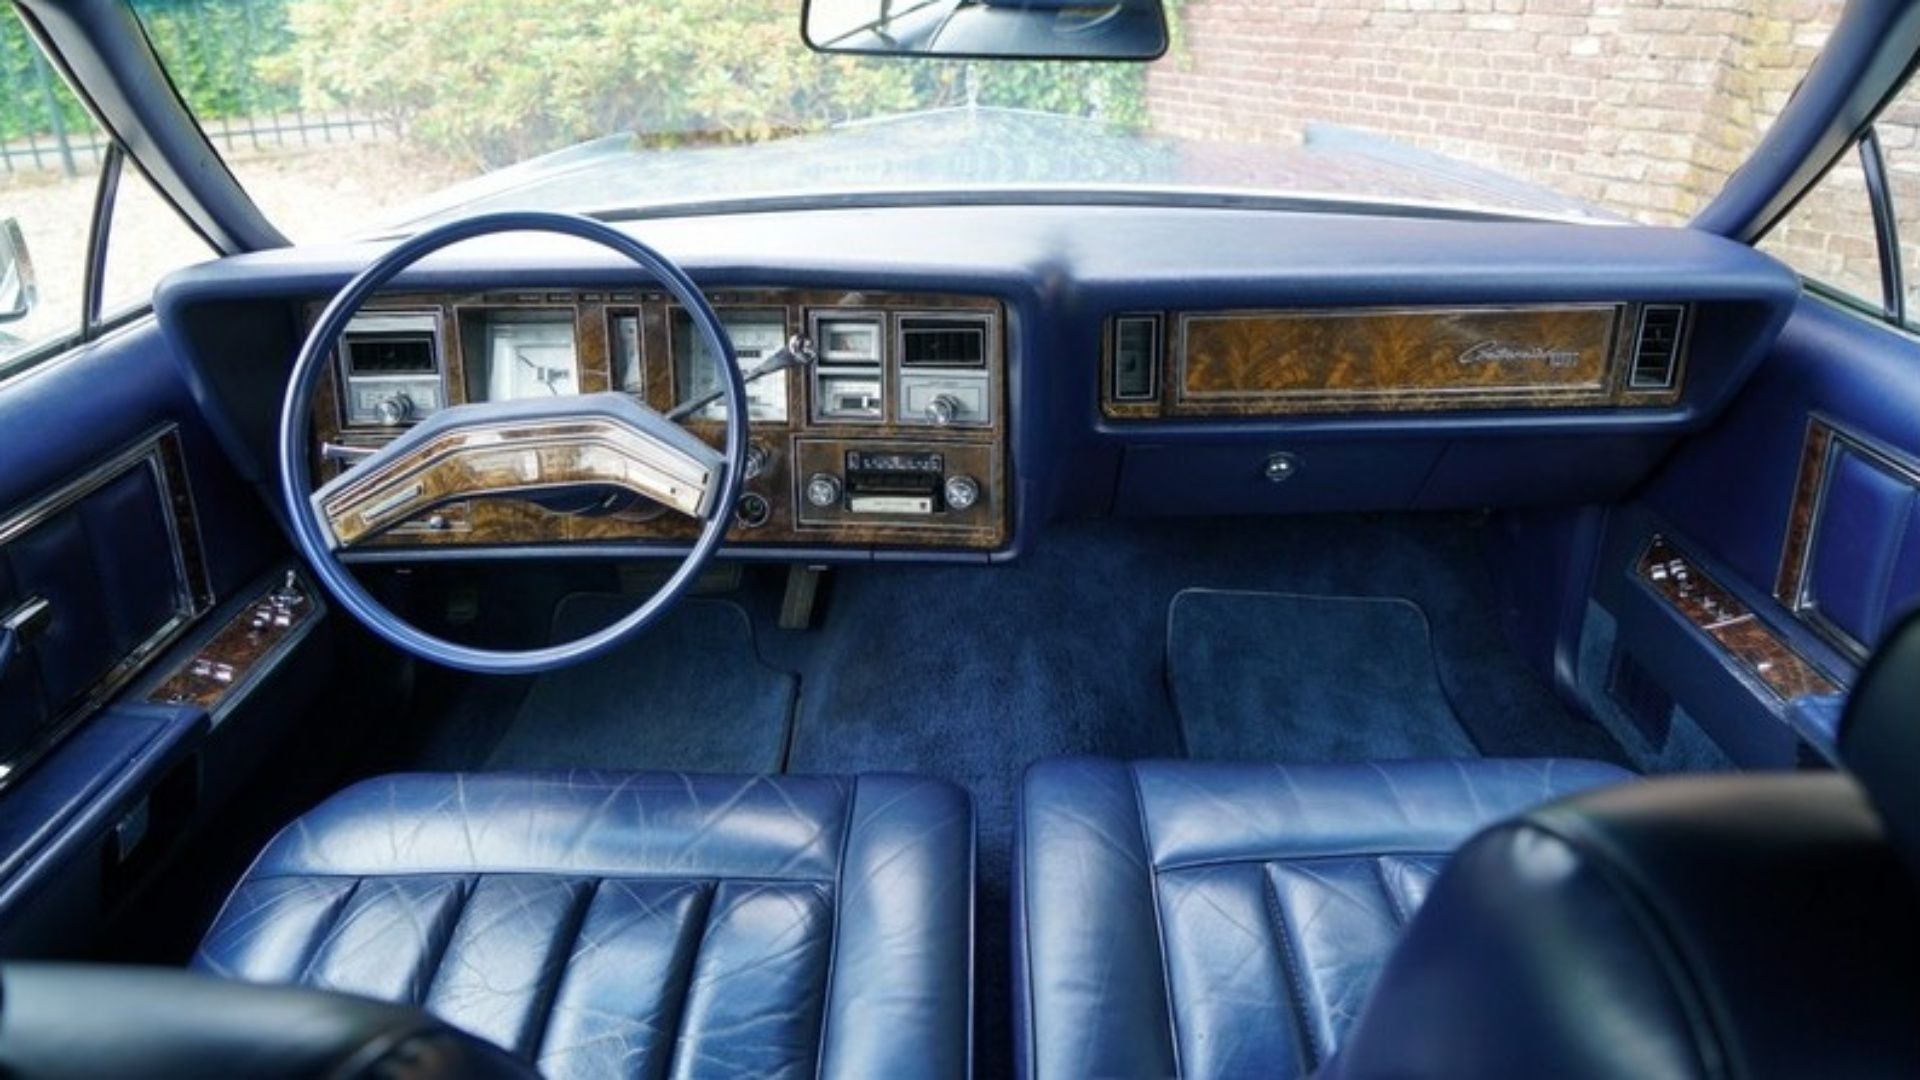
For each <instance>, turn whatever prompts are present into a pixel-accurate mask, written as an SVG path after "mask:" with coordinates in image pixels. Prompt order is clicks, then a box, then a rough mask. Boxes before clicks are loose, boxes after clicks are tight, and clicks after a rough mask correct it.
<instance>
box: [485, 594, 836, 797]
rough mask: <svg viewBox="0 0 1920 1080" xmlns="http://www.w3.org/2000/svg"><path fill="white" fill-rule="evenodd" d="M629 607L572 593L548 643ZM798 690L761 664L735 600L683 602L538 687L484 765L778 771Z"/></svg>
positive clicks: (629, 601) (625, 599)
mask: <svg viewBox="0 0 1920 1080" xmlns="http://www.w3.org/2000/svg"><path fill="white" fill-rule="evenodd" d="M635 602H636V601H635V600H634V598H633V597H629V596H603V595H598V594H576V595H573V596H569V597H567V598H566V599H565V600H564V601H562V602H561V604H560V606H559V609H558V610H557V611H556V612H555V613H554V618H553V624H554V625H553V633H554V640H556V641H558V640H563V639H569V638H576V637H580V636H582V635H584V634H587V633H590V632H592V631H594V630H597V629H599V628H600V627H602V626H605V625H607V624H608V623H610V622H612V621H613V620H615V619H618V618H619V617H621V616H622V615H624V614H626V613H627V612H628V611H631V610H632V609H633V605H634V603H635ZM798 691H799V679H798V678H797V677H796V676H794V675H792V674H790V673H788V672H784V671H778V670H776V669H774V668H772V667H770V666H768V665H767V664H766V663H765V662H764V661H762V660H761V659H760V655H759V653H758V652H757V651H756V650H755V648H754V639H753V625H752V622H751V621H750V620H749V619H748V617H747V613H746V612H745V611H744V610H742V609H741V608H740V606H739V605H738V604H734V603H732V602H729V601H722V600H687V601H683V602H682V603H681V604H680V605H679V606H677V607H675V608H674V609H673V610H672V611H671V612H670V613H669V614H668V615H667V616H666V617H665V618H664V619H662V620H661V621H660V622H659V623H657V624H655V625H654V626H653V627H652V628H651V629H649V630H647V631H646V632H645V633H643V634H641V635H640V636H639V637H637V638H635V639H633V640H632V641H629V642H627V643H626V644H624V645H621V646H620V647H619V648H616V649H615V650H613V651H612V652H611V653H609V654H607V655H606V656H603V657H601V658H600V659H599V660H597V661H596V662H594V663H590V664H581V665H578V666H576V667H571V668H564V669H562V670H560V671H554V672H549V673H547V674H545V675H542V676H540V677H539V678H538V679H537V680H535V681H534V684H533V688H532V689H531V690H530V691H529V692H528V693H527V697H526V701H525V702H524V703H523V704H522V705H521V706H520V710H519V714H518V715H517V716H516V717H515V718H514V721H513V724H512V726H510V727H509V728H508V729H507V731H506V733H505V734H504V735H503V736H502V737H501V739H500V741H499V743H498V744H497V745H496V746H495V747H494V748H493V753H492V754H491V755H490V756H489V757H488V759H487V767H488V768H490V769H551V768H585V767H599V768H627V769H683V770H686V771H689V772H777V771H779V769H780V766H781V763H782V759H783V758H784V756H785V754H786V747H787V737H788V731H789V728H790V725H791V723H792V718H793V707H794V702H795V699H796V697H797V695H798Z"/></svg>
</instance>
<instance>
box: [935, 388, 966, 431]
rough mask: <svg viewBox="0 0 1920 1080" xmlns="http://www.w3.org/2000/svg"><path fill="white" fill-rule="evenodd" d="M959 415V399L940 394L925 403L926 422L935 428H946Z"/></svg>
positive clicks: (950, 395)
mask: <svg viewBox="0 0 1920 1080" xmlns="http://www.w3.org/2000/svg"><path fill="white" fill-rule="evenodd" d="M959 415H960V399H959V398H956V397H954V396H953V395H952V394H940V395H937V396H935V397H934V399H933V400H932V401H929V402H927V422H928V423H930V424H932V425H933V426H935V427H946V426H947V425H948V424H951V423H953V421H954V418H955V417H957V416H959Z"/></svg>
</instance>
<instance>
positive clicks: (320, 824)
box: [196, 773, 973, 1077]
mask: <svg viewBox="0 0 1920 1080" xmlns="http://www.w3.org/2000/svg"><path fill="white" fill-rule="evenodd" d="M972 838H973V834H972V818H971V810H970V807H969V805H968V802H967V797H966V795H965V794H964V793H963V792H961V791H959V790H958V789H956V788H953V787H952V786H950V785H947V784H943V783H939V782H935V781H929V780H923V779H918V778H913V777H901V776H866V777H859V778H849V779H841V778H807V777H754V778H726V777H712V776H687V775H679V774H664V773H652V774H597V773H572V774H536V775H500V774H494V775H474V776H431V775H403V776H393V777H386V778H382V779H378V780H372V781H368V782H366V783H363V784H360V785H358V786H356V787H353V788H351V789H349V790H347V791H345V792H343V793H341V794H340V795H338V796H335V797H334V798H333V799H331V800H329V801H328V802H326V803H325V804H323V805H322V806H320V807H319V808H317V809H315V810H314V811H312V812H311V813H309V814H307V815H306V816H304V817H302V818H301V819H299V820H298V821H296V822H294V823H293V824H292V825H290V826H289V827H288V828H287V829H286V830H285V831H284V832H282V833H281V835H280V836H279V837H277V838H276V839H275V840H274V841H273V843H272V844H271V845H270V846H269V847H268V848H267V850H266V851H265V853H263V854H262V855H261V857H260V859H259V860H258V862H257V863H256V864H255V865H254V867H253V868H252V870H250V871H249V872H248V874H247V875H246V877H245V878H244V879H243V880H242V881H241V883H240V885H239V886H238V887H237V888H236V889H235V890H234V893H233V895H232V897H231V898H230V899H229V900H228V902H227V905H226V907H225V909H224V910H223V911H222V912H221V914H220V916H219V918H218V919H217V920H216V921H215V923H214V926H213V929H212V930H211V931H210V932H209V933H208V935H207V938H206V940H205V941H204V942H203V943H202V945H201V949H200V952H199V954H198V956H197V958H196V965H197V966H198V967H200V968H202V969H205V970H207V971H210V972H214V973H217V974H220V975H224V976H228V977H231V978H236V979H244V980H249V981H255V982H269V983H298V984H303V985H307V986H315V987H322V988H326V989H331V990H338V991H344V992H348V993H355V994H361V995H365V996H369V997H375V998H381V999H384V1000H389V1001H400V1002H410V1003H414V1004H419V1005H422V1006H424V1007H425V1008H426V1009H428V1010H429V1011H431V1012H433V1013H435V1014H437V1015H439V1016H440V1017H442V1018H444V1019H446V1020H447V1021H449V1022H451V1023H452V1024H454V1025H456V1026H458V1027H461V1028H464V1029H465V1030H467V1031H470V1032H472V1033H474V1034H476V1035H479V1036H482V1037H484V1038H486V1039H489V1040H491V1041H493V1042H496V1043H498V1044H499V1045H501V1046H504V1047H506V1048H508V1049H510V1050H513V1051H515V1052H516V1053H519V1054H522V1055H524V1056H525V1057H527V1058H528V1059H530V1060H532V1061H534V1062H535V1063H537V1064H538V1066H539V1067H540V1069H541V1071H542V1072H543V1073H545V1074H546V1075H549V1076H555V1077H568V1076H593V1077H601V1076H688V1077H691V1076H734V1075H754V1076H800V1075H813V1074H815V1073H816V1072H817V1073H819V1074H821V1075H827V1076H875V1075H906V1074H912V1075H929V1076H962V1075H964V1074H965V1073H966V1071H967V1069H968V1061H969V1039H970V1023H971V1021H970V1012H971V1006H970V993H971V991H970V977H971V964H970V958H971V936H972V856H973V853H972Z"/></svg>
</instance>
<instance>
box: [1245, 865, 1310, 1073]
mask: <svg viewBox="0 0 1920 1080" xmlns="http://www.w3.org/2000/svg"><path fill="white" fill-rule="evenodd" d="M1260 894H1261V898H1262V899H1263V900H1265V901H1266V908H1267V919H1268V921H1269V922H1270V924H1271V925H1272V927H1273V934H1274V937H1275V938H1277V939H1278V942H1277V943H1278V944H1279V946H1280V969H1281V971H1283V972H1284V973H1285V974H1286V977H1287V999H1288V1003H1289V1004H1290V1005H1291V1006H1292V1008H1290V1009H1289V1010H1288V1011H1289V1012H1291V1013H1292V1014H1293V1019H1294V1024H1295V1025H1296V1029H1297V1030H1298V1031H1299V1033H1300V1045H1301V1048H1302V1049H1303V1050H1305V1051H1306V1059H1307V1060H1306V1061H1305V1062H1304V1064H1305V1066H1306V1067H1305V1068H1303V1069H1301V1070H1300V1071H1301V1073H1302V1075H1304V1074H1307V1073H1311V1072H1312V1071H1313V1070H1314V1069H1316V1068H1318V1067H1319V1063H1320V1061H1321V1060H1322V1057H1323V1055H1324V1051H1323V1048H1322V1047H1321V1046H1320V1039H1319V1036H1318V1035H1317V1034H1315V1032H1314V1030H1313V1018H1312V1017H1311V1016H1309V1015H1308V1013H1307V988H1306V985H1305V984H1304V983H1303V982H1301V976H1300V957H1299V955H1298V954H1297V953H1295V952H1294V948H1293V931H1292V929H1291V928H1290V927H1289V926H1288V925H1287V913H1286V911H1285V909H1284V908H1282V907H1281V906H1280V890H1279V889H1278V888H1277V887H1276V886H1275V885H1274V883H1273V873H1272V871H1271V869H1268V868H1263V870H1262V873H1261V875H1260Z"/></svg>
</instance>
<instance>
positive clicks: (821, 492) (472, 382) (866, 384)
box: [315, 290, 1010, 550]
mask: <svg viewBox="0 0 1920 1080" xmlns="http://www.w3.org/2000/svg"><path fill="white" fill-rule="evenodd" d="M710 300H711V301H712V302H713V304H714V307H715V311H716V313H717V314H718V315H719V318H720V322H721V325H722V328H723V329H724V331H725V332H726V335H727V338H728V341H729V343H730V345H731V346H732V349H733V353H734V360H735V363H736V364H738V365H739V367H740V369H741V372H742V374H743V375H747V376H749V377H750V378H749V381H748V382H747V397H748V423H749V425H750V434H751V454H750V458H749V460H748V462H747V472H746V477H745V480H746V484H745V492H744V494H743V496H742V499H741V503H740V505H739V506H738V507H737V508H736V520H735V528H734V531H733V533H732V534H731V540H732V541H733V542H735V543H740V544H749V545H762V546H773V545H794V546H805V547H808V548H819V547H828V548H839V547H858V548H879V547H907V548H917V549H926V548H953V549H956V550H994V549H998V548H1000V547H1004V546H1005V544H1006V542H1007V540H1008V538H1009V536H1010V527H1009V521H1008V515H1009V509H1010V500H1009V499H1008V498H1007V493H1008V492H1007V475H1006V474H1007V469H1008V454H1007V447H1006V424H1005V422H1004V420H1005V416H1004V414H1005V411H1006V404H1005V396H1006V362H1005V339H1004V336H1003V335H1004V332H1005V325H1006V320H1005V317H1004V312H1003V310H1002V308H1001V306H1000V305H999V303H998V302H996V301H993V300H989V299H985V298H978V297H959V296H946V295H904V294H890V293H820V292H800V291H794V290H739V291H730V292H724V293H715V294H712V295H711V296H710ZM790 342H792V343H795V344H797V345H799V346H800V349H801V351H802V352H803V353H804V354H805V357H806V361H807V362H794V356H793V354H792V350H791V349H789V343H790ZM718 364H719V359H718V358H717V357H714V356H712V355H711V354H710V350H708V349H707V348H706V347H705V345H704V342H703V340H702V337H701V335H699V334H698V333H696V332H695V327H694V324H693V320H692V318H691V316H690V315H689V314H688V313H687V312H686V311H685V310H682V309H681V308H679V307H678V306H677V305H675V304H673V303H672V302H670V301H669V300H668V299H667V298H666V297H664V296H662V295H657V294H650V293H627V294H621V293H594V292H571V291H570V292H540V293H515V294H482V295H478V296H413V295H408V296H393V297H383V298H380V299H377V300H376V301H375V302H373V303H371V304H369V305H368V308H367V310H365V311H363V312H362V313H361V314H360V315H359V316H357V317H356V318H355V319H354V320H353V322H352V323H351V324H350V325H349V327H348V329H347V331H346V333H345V334H344V335H343V336H342V340H341V347H340V350H339V355H338V357H337V358H336V365H335V367H336V373H337V378H336V379H335V380H334V382H333V384H332V385H331V386H330V387H329V388H328V389H327V390H326V391H323V393H322V398H323V399H326V398H328V397H331V398H332V401H331V402H330V403H329V402H328V401H326V400H322V401H321V402H320V403H319V404H318V406H317V408H316V413H317V415H316V421H315V427H316V431H315V439H316V447H317V449H318V455H319V457H320V458H321V459H322V468H321V470H320V475H321V478H322V479H323V480H324V479H325V478H326V477H328V476H331V475H337V473H338V472H339V470H341V469H344V468H349V467H351V465H352V462H353V461H354V460H355V459H356V457H357V456H362V455H363V454H364V451H366V450H368V449H372V448H375V447H377V446H379V445H381V444H383V443H384V442H386V441H387V440H389V439H392V438H393V437H395V436H396V435H398V434H399V433H400V432H401V431H404V430H405V429H406V428H407V427H408V426H410V425H412V424H416V423H418V422H419V421H421V420H422V419H424V418H426V417H428V416H431V415H432V414H433V413H435V412H437V411H438V410H440V409H442V408H445V407H448V406H450V405H457V404H462V403H466V402H480V401H511V400H520V399H525V398H538V397H543V396H554V395H567V394H578V393H595V392H600V391H605V390H619V391H621V392H624V393H629V394H633V395H635V396H636V397H638V398H639V399H640V400H641V401H642V402H643V403H645V404H647V405H648V406H650V407H652V408H654V409H655V410H657V411H659V412H661V413H666V414H672V415H675V416H677V417H678V418H679V419H680V422H682V423H684V424H685V425H686V426H688V427H689V428H690V429H692V430H694V431H695V432H696V433H698V434H701V435H702V436H703V437H707V438H710V439H711V440H712V441H715V442H716V443H717V442H718V440H719V436H720V432H721V429H722V423H723V421H724V419H725V413H724V405H723V404H721V403H719V402H711V401H709V400H708V399H709V398H711V397H712V396H713V395H714V392H715V391H716V390H718V388H719V386H720V380H719V367H718ZM676 410H677V411H676ZM682 414H684V415H682ZM652 509H653V510H654V511H655V512H651V513H650V512H648V511H649V508H645V507H642V508H638V509H633V508H623V509H620V510H618V511H609V512H605V513H598V514H592V513H588V514H580V513H576V514H562V513H559V512H556V511H554V510H552V509H550V508H545V507H540V506H535V505H532V504H525V503H514V502H511V501H507V500H487V501H485V502H480V501H475V502H472V503H468V504H462V505H458V506H454V507H450V508H447V509H446V510H443V511H441V512H437V513H435V514H433V515H430V516H429V517H427V518H425V519H423V520H420V521H409V522H408V523H406V524H405V525H403V526H401V527H399V528H397V529H395V530H394V531H393V532H392V533H391V534H389V535H388V536H387V537H384V538H382V540H381V543H382V544H383V545H385V546H388V547H404V546H422V545H430V546H435V547H439V546H444V545H464V546H471V547H476V548H479V547H500V546H525V545H529V544H575V543H580V542H586V541H598V542H605V541H614V540H627V539H633V540H676V539H683V538H684V535H683V534H687V533H688V530H687V528H686V527H685V524H684V523H683V522H679V521H676V520H674V519H673V518H672V517H671V516H670V515H661V514H659V513H657V508H652Z"/></svg>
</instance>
